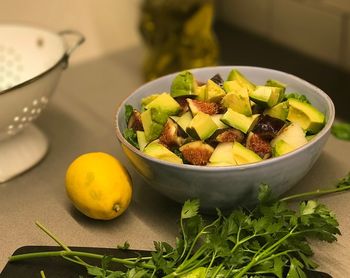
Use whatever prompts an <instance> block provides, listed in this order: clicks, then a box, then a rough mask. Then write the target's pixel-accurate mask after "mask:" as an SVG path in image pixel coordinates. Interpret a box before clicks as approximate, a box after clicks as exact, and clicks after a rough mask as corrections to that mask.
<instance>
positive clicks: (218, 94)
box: [206, 79, 226, 102]
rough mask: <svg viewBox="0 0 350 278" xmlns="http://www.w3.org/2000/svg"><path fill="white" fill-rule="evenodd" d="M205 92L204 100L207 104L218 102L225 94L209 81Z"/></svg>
mask: <svg viewBox="0 0 350 278" xmlns="http://www.w3.org/2000/svg"><path fill="white" fill-rule="evenodd" d="M206 90H207V93H206V97H207V99H206V100H207V101H208V102H219V101H220V100H221V99H222V98H223V97H224V96H225V95H226V92H225V91H224V90H223V89H222V88H221V87H220V86H219V85H218V84H216V83H215V82H214V81H212V80H210V79H209V80H208V82H207V87H206Z"/></svg>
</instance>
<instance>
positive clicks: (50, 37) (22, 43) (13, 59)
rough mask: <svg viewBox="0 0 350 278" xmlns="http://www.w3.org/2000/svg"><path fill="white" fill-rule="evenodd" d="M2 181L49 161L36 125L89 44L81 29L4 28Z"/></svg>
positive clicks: (0, 51) (0, 43)
mask: <svg viewBox="0 0 350 278" xmlns="http://www.w3.org/2000/svg"><path fill="white" fill-rule="evenodd" d="M0 38H1V39H0V182H3V181H6V180H9V179H10V178H12V177H14V176H16V175H18V174H19V173H22V172H23V171H25V170H27V169H29V168H30V167H32V166H33V165H35V164H36V163H37V162H38V161H40V160H41V158H43V157H44V155H45V153H46V152H47V148H48V140H47V138H46V136H45V135H44V134H43V133H42V132H41V131H40V130H39V129H38V128H37V127H36V126H35V125H34V124H33V123H32V121H33V120H35V119H36V118H37V117H38V116H39V115H40V113H41V112H42V110H43V109H44V108H45V106H46V105H47V103H48V101H49V99H50V96H51V94H52V93H53V91H54V89H55V87H56V85H57V83H58V81H59V78H60V75H61V73H62V70H63V69H64V68H66V67H67V64H68V59H69V56H70V54H71V53H72V52H73V51H74V50H75V49H76V48H77V47H78V46H79V45H80V44H81V43H83V41H84V37H83V35H81V34H80V33H79V32H77V31H71V30H69V31H68V30H67V31H62V32H59V33H54V32H51V31H48V30H45V29H42V28H36V27H31V26H27V25H14V24H0Z"/></svg>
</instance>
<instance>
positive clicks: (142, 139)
mask: <svg viewBox="0 0 350 278" xmlns="http://www.w3.org/2000/svg"><path fill="white" fill-rule="evenodd" d="M136 136H137V142H138V144H139V149H140V151H143V150H144V148H145V147H146V145H147V143H148V141H147V140H146V135H145V132H144V131H140V130H138V131H136Z"/></svg>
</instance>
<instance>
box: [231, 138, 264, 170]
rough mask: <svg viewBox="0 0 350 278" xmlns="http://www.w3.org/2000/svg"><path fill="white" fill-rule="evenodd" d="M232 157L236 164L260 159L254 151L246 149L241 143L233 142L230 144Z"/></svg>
mask: <svg viewBox="0 0 350 278" xmlns="http://www.w3.org/2000/svg"><path fill="white" fill-rule="evenodd" d="M232 153H233V158H234V159H235V161H236V163H237V164H238V165H242V164H247V163H254V162H259V161H262V158H261V157H260V156H258V155H257V154H256V153H255V152H253V151H251V150H249V149H247V148H246V147H244V146H243V145H242V144H240V143H238V142H234V143H233V146H232Z"/></svg>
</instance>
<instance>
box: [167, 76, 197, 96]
mask: <svg viewBox="0 0 350 278" xmlns="http://www.w3.org/2000/svg"><path fill="white" fill-rule="evenodd" d="M196 87H197V82H196V80H195V78H194V76H193V74H192V73H191V72H189V71H183V72H180V73H179V74H178V75H176V76H175V78H174V79H173V82H172V83H171V87H170V94H171V96H172V97H184V96H192V95H196Z"/></svg>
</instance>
